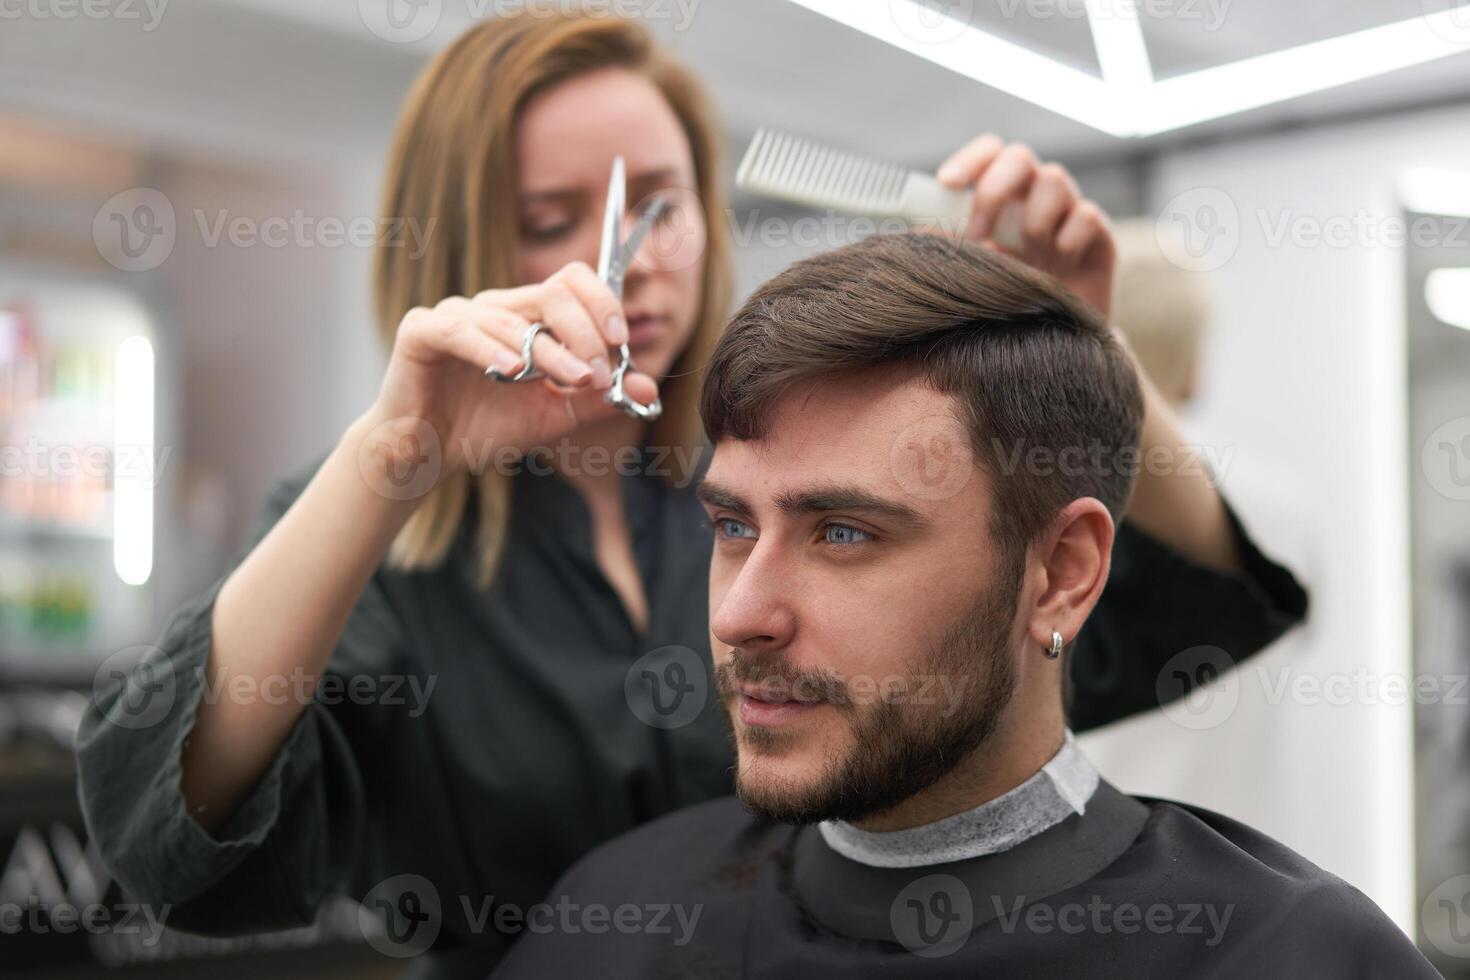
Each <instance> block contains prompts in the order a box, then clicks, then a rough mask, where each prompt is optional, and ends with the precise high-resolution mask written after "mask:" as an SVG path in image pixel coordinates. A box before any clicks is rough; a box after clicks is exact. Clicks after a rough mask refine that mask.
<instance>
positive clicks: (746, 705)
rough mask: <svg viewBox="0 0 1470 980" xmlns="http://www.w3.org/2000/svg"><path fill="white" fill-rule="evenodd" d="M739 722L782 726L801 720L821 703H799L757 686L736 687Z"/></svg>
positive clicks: (799, 701)
mask: <svg viewBox="0 0 1470 980" xmlns="http://www.w3.org/2000/svg"><path fill="white" fill-rule="evenodd" d="M736 703H737V705H738V710H739V714H740V720H741V721H742V722H744V723H745V724H747V725H782V724H786V723H788V722H792V721H795V720H797V719H798V718H801V717H803V716H805V715H807V714H810V713H811V712H812V711H814V710H816V709H817V708H818V707H820V706H821V704H822V702H821V701H801V700H797V699H796V698H791V697H787V696H785V695H784V694H779V693H773V692H771V691H770V690H768V689H766V688H763V687H762V686H761V685H759V684H740V685H737V687H736Z"/></svg>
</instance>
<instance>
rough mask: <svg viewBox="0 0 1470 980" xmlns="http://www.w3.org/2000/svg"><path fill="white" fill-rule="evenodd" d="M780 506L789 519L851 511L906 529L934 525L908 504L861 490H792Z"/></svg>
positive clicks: (780, 499)
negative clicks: (836, 511)
mask: <svg viewBox="0 0 1470 980" xmlns="http://www.w3.org/2000/svg"><path fill="white" fill-rule="evenodd" d="M776 506H777V507H779V508H780V509H781V512H782V513H783V514H786V515H788V516H796V515H798V514H824V513H827V512H829V511H834V510H847V511H861V512H866V513H869V514H874V515H876V516H879V517H883V518H885V519H887V520H890V521H893V522H894V523H896V524H901V525H903V526H905V527H911V528H924V527H928V526H929V525H930V521H929V518H927V517H925V516H924V515H923V514H921V513H919V512H918V511H916V510H914V509H913V508H912V507H910V506H908V505H907V504H901V503H899V502H898V501H896V500H889V499H887V498H885V497H880V496H878V495H877V494H874V493H870V492H869V491H867V490H863V489H861V488H859V487H847V486H836V485H834V486H819V487H810V488H808V489H805V490H788V491H786V492H784V493H782V494H780V495H779V496H777V497H776Z"/></svg>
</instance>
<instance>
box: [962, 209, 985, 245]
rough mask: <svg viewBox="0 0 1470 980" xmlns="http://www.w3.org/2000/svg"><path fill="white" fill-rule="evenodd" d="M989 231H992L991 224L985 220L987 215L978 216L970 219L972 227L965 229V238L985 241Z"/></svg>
mask: <svg viewBox="0 0 1470 980" xmlns="http://www.w3.org/2000/svg"><path fill="white" fill-rule="evenodd" d="M988 231H990V222H988V221H986V220H985V215H983V214H977V215H975V216H974V217H973V218H971V219H970V227H968V228H966V229H965V237H966V238H972V239H974V240H975V241H983V240H984V238H985V234H986V232H988Z"/></svg>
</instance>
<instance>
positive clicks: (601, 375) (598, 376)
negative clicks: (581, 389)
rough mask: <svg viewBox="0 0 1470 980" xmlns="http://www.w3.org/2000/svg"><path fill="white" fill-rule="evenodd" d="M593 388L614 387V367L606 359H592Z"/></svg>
mask: <svg viewBox="0 0 1470 980" xmlns="http://www.w3.org/2000/svg"><path fill="white" fill-rule="evenodd" d="M592 387H594V388H611V387H612V366H611V365H609V364H608V363H607V358H605V357H594V358H593V359H592Z"/></svg>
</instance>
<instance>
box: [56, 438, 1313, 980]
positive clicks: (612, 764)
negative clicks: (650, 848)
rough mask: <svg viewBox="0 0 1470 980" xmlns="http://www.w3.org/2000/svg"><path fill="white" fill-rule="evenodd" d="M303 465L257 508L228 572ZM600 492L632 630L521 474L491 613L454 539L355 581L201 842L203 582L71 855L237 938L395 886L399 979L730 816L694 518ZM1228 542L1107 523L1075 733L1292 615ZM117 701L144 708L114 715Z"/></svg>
mask: <svg viewBox="0 0 1470 980" xmlns="http://www.w3.org/2000/svg"><path fill="white" fill-rule="evenodd" d="M645 462H647V463H650V464H652V463H654V462H656V461H655V460H653V459H652V457H648V458H647V459H646V460H645ZM317 466H320V461H318V462H317V464H315V465H314V466H312V467H311V468H310V469H309V470H306V471H303V472H301V473H299V474H297V475H296V476H295V477H294V478H292V479H288V480H284V481H282V482H281V483H279V484H278V485H277V486H276V488H275V489H274V490H273V492H272V493H271V494H270V497H269V499H268V501H267V504H266V506H265V508H264V510H263V512H262V514H261V515H260V517H259V519H258V520H257V522H256V526H255V528H254V531H253V533H252V534H251V536H250V540H249V542H248V543H247V544H246V545H244V546H243V547H242V548H241V550H240V551H239V552H238V553H237V555H236V557H235V563H238V562H239V561H240V560H242V559H243V558H244V556H245V555H246V554H247V553H248V551H249V549H250V548H251V547H253V546H254V544H255V542H256V541H258V540H260V538H261V537H263V536H264V534H265V533H266V531H268V530H269V529H270V527H271V526H272V525H273V524H274V523H275V522H276V520H278V519H279V518H280V516H281V515H282V514H284V513H285V511H286V510H287V508H288V507H289V506H290V505H291V503H292V501H293V500H295V498H296V497H297V495H299V494H300V493H301V491H302V490H303V489H304V488H305V486H306V484H307V482H308V481H309V480H310V477H311V475H312V474H313V473H314V472H315V470H316V468H317ZM622 479H623V482H624V485H625V491H626V497H627V504H626V506H627V513H628V516H629V520H630V524H631V530H632V537H633V544H634V550H635V553H636V558H637V562H638V566H639V569H640V571H641V572H642V574H643V580H644V583H645V587H646V589H647V592H648V597H649V609H650V621H649V625H648V630H647V632H646V633H645V634H643V635H639V633H638V632H637V631H636V629H635V628H634V625H633V623H632V622H631V620H630V619H629V618H628V616H627V613H626V611H625V609H624V606H623V604H622V603H621V601H620V600H619V597H618V595H617V593H616V592H615V591H614V590H613V589H612V587H611V586H610V585H609V584H608V582H607V580H606V579H605V578H604V576H603V575H602V573H601V571H600V569H599V567H598V565H597V561H596V558H595V555H594V552H593V541H592V528H591V521H590V516H589V514H588V511H587V508H586V506H585V505H584V503H583V501H582V498H581V497H580V495H579V494H578V493H577V492H576V491H575V490H574V489H572V487H571V486H570V485H569V484H567V483H566V482H564V481H563V480H562V479H561V478H560V477H558V476H555V475H552V474H550V473H547V472H544V471H543V472H540V473H533V472H530V471H529V470H523V471H522V472H521V473H520V474H518V475H517V476H516V477H515V490H514V498H513V510H512V513H513V514H514V515H515V519H514V520H513V521H512V522H511V525H510V528H509V531H508V534H509V537H508V540H507V546H506V552H505V558H504V560H503V564H502V566H501V570H500V573H499V577H498V578H497V580H496V581H495V583H494V585H493V586H492V587H491V588H490V590H489V591H488V592H486V591H480V590H477V589H476V587H475V585H474V570H475V556H474V554H473V549H472V542H471V535H470V534H469V533H468V532H467V531H465V532H462V533H461V534H460V536H459V538H458V540H457V541H456V544H455V546H454V550H453V551H452V553H451V555H450V558H449V560H447V561H446V562H445V563H443V565H441V566H440V567H439V568H437V569H434V570H431V571H420V572H413V573H404V572H399V571H392V570H388V569H386V568H381V569H379V570H378V572H377V573H376V574H375V575H374V577H373V578H372V580H371V581H370V583H369V584H368V586H367V588H366V590H365V591H364V592H363V594H362V597H361V599H360V600H359V601H358V603H357V605H356V607H355V609H354V611H353V613H352V615H351V617H350V620H349V621H348V623H347V627H346V630H345V631H344V633H343V636H342V639H341V641H340V643H339V644H338V645H337V648H336V650H335V652H334V654H333V657H332V660H331V666H330V669H329V675H335V676H333V677H331V680H332V681H333V682H336V683H335V685H334V686H332V687H326V686H323V687H322V688H321V689H320V691H319V696H318V698H317V699H316V700H315V701H313V703H312V704H311V705H310V707H309V708H308V710H307V711H306V712H305V713H303V714H302V716H301V718H300V720H299V721H298V722H297V724H296V726H295V728H294V729H293V730H292V732H291V733H290V735H289V737H288V738H287V740H286V742H285V744H284V746H283V747H282V748H281V750H280V752H279V753H278V754H277V755H276V758H275V760H274V762H273V763H272V764H271V766H270V767H269V769H268V770H267V772H266V773H265V775H264V776H263V777H262V778H261V779H260V781H259V783H258V784H257V785H256V786H255V788H254V789H253V791H252V792H251V793H250V794H249V795H248V796H247V797H246V798H245V800H244V801H243V803H242V804H241V805H240V807H239V809H238V810H237V811H236V813H235V814H234V815H233V817H232V818H231V819H230V820H229V822H228V823H227V824H226V825H225V826H224V827H223V828H222V829H221V830H220V832H219V833H218V834H217V835H215V836H212V835H211V834H209V833H207V832H206V831H205V830H204V829H202V828H201V827H200V825H199V824H198V823H197V822H196V821H195V820H194V819H193V818H192V817H191V816H190V815H189V814H188V813H187V812H186V811H185V806H184V801H183V797H182V794H181V792H180V789H179V768H180V761H179V760H180V749H181V746H182V743H183V741H184V738H185V736H186V735H187V734H188V732H189V731H190V730H191V728H192V727H193V719H194V713H195V710H196V707H197V705H198V703H199V699H200V696H201V693H202V692H203V690H204V688H203V676H204V667H205V663H206V660H207V658H208V655H209V648H210V620H211V609H212V606H213V603H214V599H215V596H216V594H217V593H218V591H219V588H220V585H221V584H223V581H224V576H221V578H220V579H219V580H218V581H216V582H215V583H214V584H213V585H212V586H211V587H210V588H209V589H208V590H207V591H205V592H204V593H203V594H201V595H200V596H199V597H198V598H196V599H195V600H193V601H191V602H189V603H187V604H186V605H184V606H183V607H182V608H181V609H179V610H178V611H177V612H176V613H175V615H174V616H173V617H172V619H171V620H170V621H169V623H168V625H167V626H166V628H165V630H164V632H163V634H162V636H161V638H160V639H159V641H158V644H157V648H156V649H155V650H153V651H152V652H151V653H150V654H149V656H148V657H147V658H146V666H145V667H141V668H139V669H136V670H134V672H133V674H132V676H131V679H130V683H131V684H133V685H134V689H133V690H129V689H127V688H122V687H121V686H120V690H119V691H118V692H116V693H114V694H113V695H112V696H111V697H110V698H108V697H99V698H98V699H97V701H96V703H94V704H93V705H92V707H91V709H90V711H89V713H88V715H87V717H86V719H85V721H84V723H83V726H82V730H81V733H80V735H79V736H78V740H77V749H78V765H79V773H80V793H81V801H82V807H83V810H84V812H85V814H86V819H87V823H88V828H89V832H90V834H91V835H92V837H93V839H94V840H95V842H96V844H97V845H98V847H99V848H100V851H101V854H102V856H103V857H104V859H105V861H106V864H107V866H108V868H109V869H110V870H111V871H112V873H113V874H114V876H115V877H116V879H117V880H118V881H119V883H120V884H121V885H122V886H123V888H124V889H125V890H126V891H128V892H129V893H130V894H131V895H132V896H133V897H134V898H136V899H137V900H139V901H143V902H148V903H153V904H156V905H163V904H165V903H167V904H169V905H171V906H172V910H171V916H170V918H169V924H170V925H171V926H174V927H177V928H183V929H187V930H192V931H197V932H202V933H209V934H239V933H244V932H253V931H261V930H267V929H277V928H285V927H291V926H298V925H304V924H307V923H310V922H311V921H312V920H313V918H314V916H315V913H316V911H317V909H318V907H319V905H320V904H321V903H322V902H323V900H324V899H325V898H327V897H328V896H330V895H332V894H333V893H336V892H344V891H345V892H346V893H347V894H349V895H352V896H353V897H356V898H361V897H362V896H364V895H366V894H367V893H368V892H369V891H371V890H372V889H373V888H374V887H375V886H376V885H378V884H379V883H382V882H384V881H385V880H387V879H390V878H393V877H394V876H398V875H417V876H421V877H422V878H424V879H427V880H428V882H430V883H431V885H432V888H433V889H434V890H435V891H436V892H437V897H438V899H439V906H440V909H441V912H442V916H443V918H442V925H441V928H440V929H439V933H438V941H437V943H436V944H435V947H434V951H433V953H432V954H431V956H430V957H428V958H427V962H425V963H422V964H420V972H421V973H422V974H423V975H434V976H459V975H464V976H471V975H473V976H484V975H485V973H486V972H487V971H488V969H489V967H490V966H491V965H493V963H494V962H495V961H496V960H497V959H498V958H499V955H500V954H501V953H502V952H503V950H504V949H505V948H506V946H507V944H508V943H509V941H511V939H512V938H513V937H507V936H506V935H503V934H501V933H500V932H497V931H496V928H495V921H496V919H495V916H494V915H491V916H489V917H488V918H487V917H485V916H484V910H485V902H486V900H490V901H492V902H493V903H496V904H499V903H514V904H515V905H517V906H519V908H521V909H526V908H527V907H529V906H531V905H533V904H534V903H537V902H540V901H541V900H542V898H543V896H544V895H545V893H546V892H547V890H548V889H549V888H550V887H551V886H552V884H553V883H554V882H555V881H556V880H557V878H558V877H559V876H560V875H561V874H562V872H563V871H565V870H566V869H567V868H568V867H569V866H570V865H571V864H572V863H573V862H575V861H576V860H577V859H578V858H579V857H581V856H582V855H583V854H584V853H586V852H587V851H588V850H590V849H591V848H593V847H594V846H596V845H598V844H600V843H602V842H603V841H606V840H608V839H610V838H612V837H615V836H617V835H618V834H620V833H622V832H624V831H626V830H629V829H630V828H632V827H635V826H637V825H639V824H641V823H644V822H646V821H648V820H650V819H652V818H654V817H657V816H659V815H660V814H664V813H668V812H669V811H671V810H674V809H677V808H679V807H683V806H687V805H689V804H692V803H698V802H700V801H703V800H708V799H711V798H712V797H716V796H721V795H725V794H727V793H729V792H731V789H732V780H731V769H730V766H731V761H732V759H731V750H730V747H729V743H728V737H727V734H726V727H725V723H724V721H723V719H722V718H721V717H720V713H721V711H722V709H721V707H720V704H719V701H718V698H717V697H716V696H714V693H713V691H712V689H711V684H710V676H709V671H708V664H709V660H710V651H709V635H708V627H707V598H708V581H707V575H708V561H709V554H710V548H711V544H712V537H711V534H710V531H709V530H708V529H707V528H706V527H705V526H704V520H705V515H704V511H703V509H702V507H701V506H700V505H699V503H698V502H697V501H696V500H695V497H694V494H693V487H692V486H685V487H672V486H669V485H668V484H667V483H666V482H665V481H664V480H663V479H661V478H660V477H659V476H658V475H657V467H656V466H653V465H649V466H645V467H643V468H642V469H641V470H640V472H639V473H637V474H636V475H632V474H630V475H625V476H624V477H622ZM1227 510H1228V507H1227ZM473 516H474V515H473V513H471V514H470V518H471V520H470V521H467V522H466V527H469V526H472V523H473ZM1230 522H1231V526H1232V528H1233V529H1234V533H1235V535H1236V539H1237V543H1238V545H1239V551H1240V555H1241V558H1242V562H1243V570H1242V571H1241V572H1239V573H1235V574H1224V573H1220V572H1216V571H1212V570H1209V569H1207V568H1204V567H1202V566H1200V565H1198V564H1195V563H1193V562H1191V561H1190V560H1188V559H1186V558H1184V557H1182V556H1181V555H1179V554H1177V553H1175V552H1173V551H1171V550H1170V549H1169V548H1167V547H1165V546H1163V545H1162V544H1160V543H1159V542H1158V541H1156V540H1154V539H1152V538H1150V537H1148V536H1147V535H1145V534H1144V533H1142V532H1140V531H1138V530H1137V529H1136V528H1133V527H1131V526H1130V525H1129V524H1128V523H1127V522H1124V523H1123V524H1122V526H1121V528H1120V530H1119V534H1118V537H1117V542H1116V546H1115V549H1114V558H1113V569H1112V576H1111V578H1110V579H1109V582H1108V584H1107V586H1106V589H1105V591H1104V592H1103V595H1102V598H1101V600H1100V601H1099V603H1098V605H1097V608H1096V610H1095V611H1094V613H1093V615H1092V617H1091V618H1090V619H1089V620H1088V622H1087V624H1086V626H1085V627H1084V629H1083V630H1082V632H1081V634H1080V635H1079V636H1078V637H1077V638H1076V640H1075V642H1074V644H1073V652H1072V685H1073V692H1072V705H1071V721H1072V726H1073V728H1074V729H1077V730H1081V729H1086V728H1091V727H1094V726H1098V725H1103V724H1106V723H1108V722H1111V721H1115V720H1117V719H1120V718H1123V717H1125V716H1128V715H1130V714H1134V713H1136V712H1140V711H1146V710H1149V709H1151V708H1156V707H1158V706H1159V704H1160V699H1161V697H1163V698H1168V697H1170V696H1177V695H1179V694H1182V693H1183V689H1182V688H1180V687H1179V686H1178V684H1172V686H1171V683H1172V682H1170V681H1169V680H1168V678H1167V677H1161V671H1163V668H1164V667H1165V665H1166V664H1170V663H1171V660H1174V658H1176V655H1177V654H1180V653H1181V651H1185V650H1189V649H1192V648H1197V647H1200V646H1210V647H1216V648H1220V649H1221V650H1223V651H1224V652H1225V653H1226V654H1228V655H1229V657H1230V658H1232V659H1233V660H1234V661H1236V662H1238V661H1240V660H1242V659H1244V658H1245V657H1248V656H1250V655H1252V654H1254V653H1256V652H1257V651H1259V650H1260V649H1261V648H1262V647H1264V646H1266V645H1267V644H1269V643H1270V642H1272V641H1273V640H1274V639H1276V638H1277V637H1278V636H1280V635H1281V634H1282V633H1283V632H1284V631H1285V630H1287V629H1288V628H1289V627H1291V626H1292V625H1293V624H1295V623H1297V622H1299V621H1300V620H1301V619H1302V618H1303V616H1304V615H1305V613H1306V606H1307V597H1306V594H1305V592H1304V591H1303V590H1302V588H1301V586H1300V585H1299V584H1298V583H1297V581H1296V580H1295V579H1294V578H1293V576H1292V575H1291V574H1290V573H1289V572H1288V571H1287V570H1286V569H1284V568H1282V567H1281V566H1280V565H1277V564H1275V563H1273V562H1272V561H1270V560H1269V559H1267V558H1266V557H1264V556H1263V555H1262V554H1261V552H1260V551H1259V550H1257V548H1256V547H1255V545H1254V544H1253V543H1252V541H1251V540H1250V538H1249V537H1248V536H1247V535H1246V533H1245V531H1244V530H1243V529H1242V527H1241V525H1240V523H1239V522H1238V520H1237V519H1236V517H1235V515H1234V513H1233V512H1231V513H1230ZM1175 662H1177V661H1175ZM1164 673H1165V674H1171V673H1174V672H1173V671H1172V670H1171V671H1165V672H1164ZM140 678H141V680H142V681H146V683H147V685H148V688H149V689H151V690H153V691H154V692H162V693H160V694H158V697H161V698H163V699H164V701H163V702H162V703H159V702H155V703H153V704H144V705H143V708H141V709H139V708H138V705H140V704H143V702H142V701H139V700H138V699H137V698H138V695H139V694H140V693H141V694H146V693H147V691H146V690H139V689H137V688H136V685H137V684H138V683H140ZM165 682H166V683H165ZM325 683H326V682H324V684H325ZM430 684H432V687H430ZM293 690H294V688H293ZM415 692H418V693H417V694H416V693H415ZM425 692H427V695H426V696H425ZM264 694H265V689H264V688H262V691H261V695H262V696H264ZM123 696H128V697H131V698H133V699H134V701H133V702H132V703H130V704H129V705H127V706H123V705H119V704H118V703H117V698H119V697H123ZM124 708H126V710H120V709H124ZM130 711H132V712H134V713H133V714H129V712H130ZM137 711H143V713H142V714H138V713H136V712H137ZM492 897H493V898H492Z"/></svg>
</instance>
